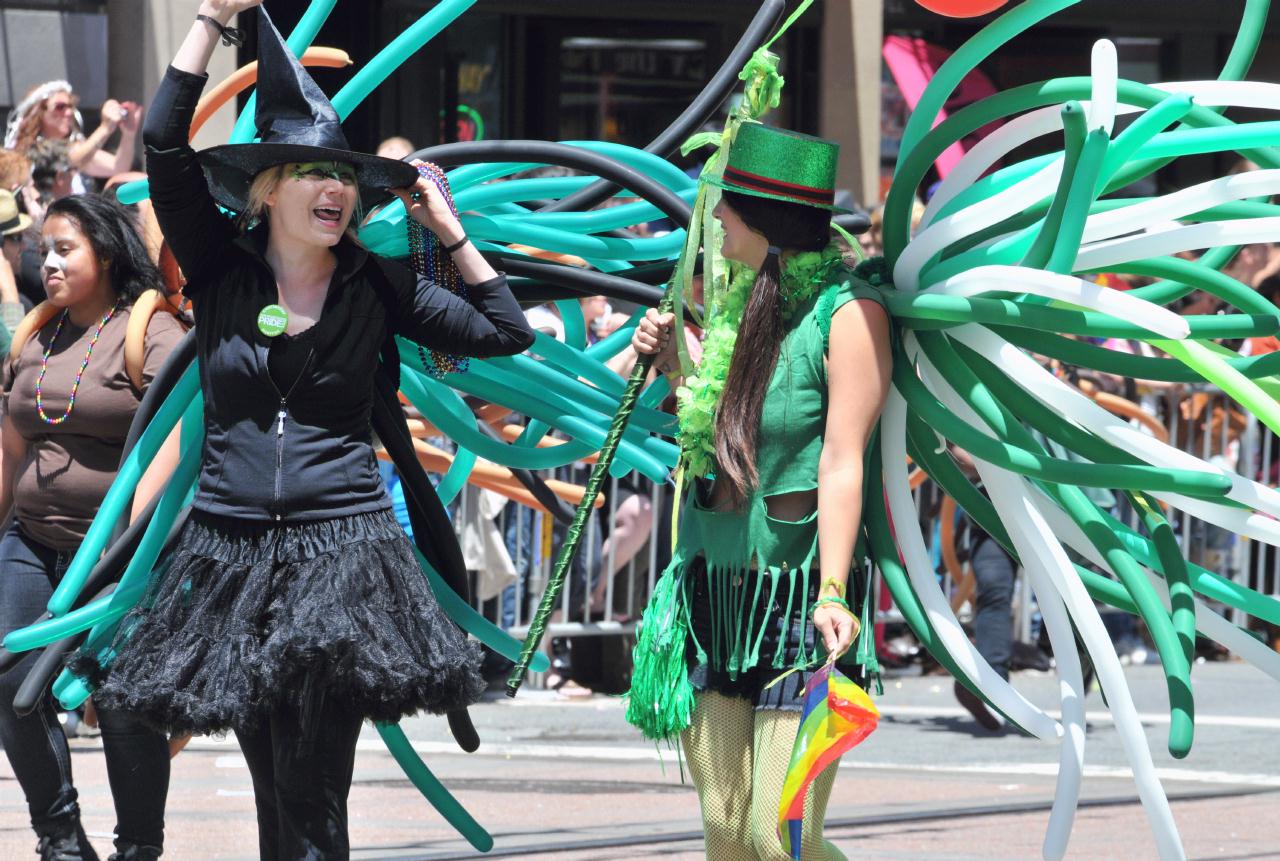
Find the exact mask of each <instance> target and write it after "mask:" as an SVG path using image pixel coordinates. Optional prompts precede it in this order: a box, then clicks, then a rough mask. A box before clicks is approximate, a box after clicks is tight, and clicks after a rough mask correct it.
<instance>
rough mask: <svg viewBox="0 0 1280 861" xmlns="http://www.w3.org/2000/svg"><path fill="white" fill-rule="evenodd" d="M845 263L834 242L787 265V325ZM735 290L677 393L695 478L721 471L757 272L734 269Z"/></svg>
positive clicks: (725, 298) (685, 452)
mask: <svg viewBox="0 0 1280 861" xmlns="http://www.w3.org/2000/svg"><path fill="white" fill-rule="evenodd" d="M843 261H844V258H843V256H842V255H841V253H840V247H839V245H837V244H836V243H834V242H833V243H831V244H830V245H828V246H827V247H826V248H824V249H823V250H822V251H804V252H800V253H798V254H794V255H791V256H790V257H788V258H787V259H786V261H785V262H784V263H783V266H782V284H781V294H782V302H781V308H780V311H781V313H782V319H783V322H790V321H791V317H792V315H793V314H794V313H795V311H796V309H797V308H799V307H800V306H801V305H803V304H804V303H805V302H807V301H808V300H809V299H810V298H811V297H812V296H813V295H814V294H815V293H816V292H817V291H819V290H821V289H822V288H823V287H824V286H825V285H826V284H827V281H828V279H829V278H830V274H831V270H832V269H833V268H835V266H837V265H839V264H841V263H842V262H843ZM730 272H731V275H730V280H729V286H728V287H727V288H726V289H725V291H724V293H723V294H722V299H721V301H720V302H719V303H718V306H717V307H715V308H712V309H709V313H708V315H707V326H706V334H705V337H704V338H703V341H702V361H701V362H700V363H699V364H698V368H697V371H696V373H694V374H693V375H691V376H689V377H688V378H687V379H686V380H685V384H684V385H683V386H680V387H679V388H678V389H676V401H677V404H678V410H677V412H678V415H679V417H680V429H679V431H678V432H677V434H676V440H677V441H678V442H679V443H680V451H681V456H682V457H683V459H684V465H685V469H686V470H688V472H689V475H691V476H705V475H711V474H712V473H713V472H714V471H715V455H716V435H715V427H716V407H717V406H718V405H719V403H720V393H721V392H722V391H724V382H725V379H726V378H727V377H728V376H729V363H730V361H732V359H733V348H734V346H735V345H736V344H737V342H738V327H739V326H740V325H741V323H742V313H743V311H744V310H746V307H747V299H748V298H749V297H750V295H751V287H752V285H753V284H754V283H755V280H756V273H755V270H754V269H750V268H748V267H746V266H741V265H735V266H733V267H732V269H731V270H730Z"/></svg>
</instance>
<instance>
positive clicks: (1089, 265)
mask: <svg viewBox="0 0 1280 861" xmlns="http://www.w3.org/2000/svg"><path fill="white" fill-rule="evenodd" d="M1277 240H1280V216H1276V215H1272V216H1266V217H1264V218H1241V219H1233V220H1230V221H1211V222H1205V223H1203V224H1190V225H1187V226H1185V227H1179V228H1177V229H1175V230H1162V231H1160V232H1159V233H1143V234H1139V235H1137V236H1129V237H1124V238H1122V239H1111V240H1107V241H1103V242H1097V243H1093V244H1090V245H1085V246H1082V247H1081V248H1080V253H1079V254H1078V255H1077V256H1076V260H1075V264H1074V265H1073V266H1072V270H1073V271H1076V272H1080V271H1084V270H1086V269H1107V268H1109V267H1112V266H1116V265H1118V264H1121V263H1127V262H1129V261H1131V260H1145V259H1146V258H1148V257H1164V256H1165V255H1168V254H1177V253H1178V252H1179V251H1194V250H1198V249H1202V248H1216V247H1217V246H1219V245H1250V244H1252V243H1255V242H1276V241H1277Z"/></svg>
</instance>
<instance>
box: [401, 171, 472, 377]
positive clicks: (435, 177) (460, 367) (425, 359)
mask: <svg viewBox="0 0 1280 861" xmlns="http://www.w3.org/2000/svg"><path fill="white" fill-rule="evenodd" d="M418 174H419V175H420V176H423V177H425V178H426V179H428V180H430V181H431V182H432V183H434V184H435V186H436V187H437V188H439V189H440V193H441V194H443V195H444V199H445V201H446V202H447V203H448V204H449V209H450V210H452V211H453V214H454V215H457V214H458V207H457V206H456V205H455V204H454V202H453V192H452V191H450V189H449V180H448V179H447V178H446V177H445V175H444V171H443V170H441V169H440V168H439V167H437V166H436V165H434V164H429V163H424V164H420V165H418ZM408 221H409V261H410V263H411V265H412V266H413V271H414V272H417V273H418V274H419V275H422V276H425V277H426V278H427V280H429V281H432V282H434V283H436V284H439V285H441V286H442V287H444V288H445V289H446V290H448V291H449V292H450V293H453V294H454V295H455V296H459V297H461V298H462V299H466V298H467V282H466V281H464V280H463V278H462V274H461V273H460V272H458V267H457V266H456V265H455V264H454V262H453V256H452V255H451V254H449V253H447V252H446V251H445V250H444V246H443V245H441V243H440V238H439V237H438V236H436V235H435V234H434V233H432V232H431V231H430V230H427V228H425V227H423V226H422V225H421V224H419V223H418V222H417V221H416V220H415V219H412V218H410V219H409V220H408ZM418 355H419V357H420V358H421V359H422V364H423V365H424V366H426V368H427V370H428V371H429V372H430V373H431V375H432V376H433V377H436V378H437V379H438V378H441V377H443V376H444V375H445V374H451V373H454V372H458V373H462V372H465V371H466V370H467V367H468V360H467V357H466V356H455V355H452V354H450V353H442V352H440V351H439V350H428V349H426V348H424V347H422V346H419V347H418Z"/></svg>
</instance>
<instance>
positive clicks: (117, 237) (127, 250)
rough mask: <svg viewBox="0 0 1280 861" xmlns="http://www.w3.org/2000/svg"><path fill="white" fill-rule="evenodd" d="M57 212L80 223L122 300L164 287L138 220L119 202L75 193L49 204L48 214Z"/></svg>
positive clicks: (131, 298) (134, 298)
mask: <svg viewBox="0 0 1280 861" xmlns="http://www.w3.org/2000/svg"><path fill="white" fill-rule="evenodd" d="M53 215H61V216H62V217H64V218H69V219H71V220H72V221H74V222H75V223H76V226H77V227H79V228H80V232H81V233H83V234H84V236H85V238H86V239H88V240H89V244H90V245H91V246H92V247H93V253H94V255H95V256H97V258H98V259H99V260H105V261H106V263H107V277H108V278H110V280H111V289H112V290H114V291H115V294H116V296H118V297H119V298H120V299H121V300H122V301H124V302H126V303H130V304H132V303H133V301H134V300H136V299H137V298H138V297H139V296H141V295H142V294H143V292H144V291H146V290H151V289H156V290H163V289H164V282H162V281H161V280H160V271H159V270H158V269H156V265H155V264H154V263H152V262H151V256H150V255H149V254H147V247H146V246H145V245H143V244H142V237H141V235H140V234H139V233H138V225H137V222H136V221H134V218H133V215H132V214H130V212H129V210H127V209H125V208H124V207H123V206H121V205H120V204H119V203H116V202H115V201H114V200H111V199H109V198H105V197H99V196H98V195H95V194H73V195H71V196H70V197H64V198H62V199H61V200H56V201H54V202H53V203H52V204H50V205H49V208H48V210H46V211H45V218H46V219H48V218H49V217H50V216H53Z"/></svg>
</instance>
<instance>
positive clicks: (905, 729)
mask: <svg viewBox="0 0 1280 861" xmlns="http://www.w3.org/2000/svg"><path fill="white" fill-rule="evenodd" d="M1126 673H1127V676H1128V678H1129V681H1130V686H1131V688H1132V689H1133V692H1134V698H1135V704H1136V706H1137V708H1138V710H1139V712H1140V713H1141V714H1142V717H1143V723H1144V727H1145V729H1146V734H1147V739H1148V743H1149V745H1150V748H1151V750H1152V753H1153V756H1154V759H1155V764H1156V767H1157V769H1158V771H1159V773H1160V775H1161V778H1162V780H1163V782H1164V785H1165V787H1166V790H1167V791H1168V793H1169V795H1170V797H1171V799H1173V810H1174V816H1175V818H1176V819H1177V821H1178V825H1179V828H1180V830H1181V835H1182V840H1183V844H1184V845H1185V847H1186V850H1187V855H1188V857H1189V858H1192V859H1219V861H1246V859H1249V861H1253V859H1280V745H1278V744H1277V743H1276V739H1277V735H1278V733H1277V730H1280V684H1277V683H1276V681H1275V680H1272V679H1270V678H1268V677H1266V676H1264V675H1263V674H1261V673H1260V672H1258V671H1257V670H1254V669H1253V668H1251V667H1249V666H1247V665H1244V664H1240V663H1211V664H1202V665H1199V666H1197V667H1196V668H1195V671H1194V673H1193V681H1194V683H1195V688H1196V691H1195V692H1196V695H1197V701H1198V703H1199V709H1198V712H1199V713H1198V715H1197V719H1196V742H1195V747H1194V748H1193V750H1192V752H1191V755H1190V756H1189V757H1187V758H1186V759H1184V760H1175V759H1173V758H1172V757H1171V756H1170V755H1169V753H1168V751H1167V749H1166V735H1167V732H1168V729H1169V726H1168V712H1167V698H1166V696H1165V693H1164V682H1163V678H1162V676H1161V674H1160V670H1159V667H1156V666H1133V667H1129V668H1128V669H1127V671H1126ZM1014 683H1015V685H1016V687H1017V688H1018V689H1019V690H1020V691H1022V692H1023V693H1024V694H1025V695H1026V696H1027V697H1028V698H1029V699H1031V700H1032V701H1033V702H1035V703H1037V704H1038V705H1041V706H1043V707H1045V708H1048V709H1052V706H1053V703H1054V702H1055V699H1056V697H1057V683H1056V680H1055V679H1054V677H1052V676H1051V675H1048V674H1037V673H1031V672H1024V673H1020V674H1017V675H1016V676H1015V677H1014ZM877 703H878V705H879V706H880V708H881V710H882V712H883V719H882V721H881V724H880V728H879V729H878V730H877V731H876V733H874V734H873V735H872V736H871V738H869V739H868V740H867V741H866V742H865V743H863V744H862V745H861V746H860V747H859V748H856V749H855V750H854V751H852V752H851V753H850V754H848V755H847V756H846V757H845V761H844V765H843V766H842V768H841V770H840V773H839V777H838V778H837V781H836V788H835V791H834V793H833V799H832V803H831V806H830V809H829V811H828V825H827V835H828V837H829V838H830V839H831V840H833V842H834V843H835V844H836V845H837V846H839V847H840V849H841V850H842V851H843V852H844V853H845V854H847V855H848V856H849V858H851V859H884V861H888V860H889V859H938V861H1015V859H1016V861H1024V859H1033V858H1038V857H1040V844H1041V841H1042V839H1043V836H1044V828H1045V824H1046V822H1047V820H1048V815H1049V813H1048V811H1049V807H1050V805H1051V804H1052V800H1053V795H1054V781H1055V774H1056V770H1057V749H1056V747H1055V746H1054V745H1051V744H1046V743H1044V742H1040V741H1037V740H1035V739H1030V738H1025V737H1022V736H1020V735H1018V734H1016V733H1014V732H1012V731H1008V732H1003V733H996V734H992V733H988V732H986V731H984V730H981V729H979V728H978V727H977V726H976V725H975V724H974V723H973V722H972V720H970V719H969V717H968V715H967V713H965V712H964V711H963V710H962V709H961V708H960V707H959V706H958V705H957V704H956V702H955V700H954V698H953V696H952V692H951V681H950V679H949V678H948V677H943V676H923V677H920V676H917V677H905V678H897V679H889V680H887V681H886V685H885V694H884V696H883V697H880V698H879V699H878V701H877ZM1086 706H1087V709H1088V718H1089V733H1088V743H1087V746H1086V751H1085V760H1086V770H1085V780H1084V787H1083V792H1082V797H1083V801H1082V805H1081V810H1080V812H1079V814H1078V816H1077V818H1076V823H1075V827H1074V830H1073V834H1072V840H1071V845H1070V847H1069V851H1068V857H1069V858H1081V859H1125V861H1128V859H1146V858H1155V857H1156V852H1155V844H1154V841H1153V839H1152V837H1151V833H1150V829H1149V827H1148V826H1147V824H1146V821H1145V817H1144V815H1143V810H1142V807H1141V805H1140V804H1139V803H1138V800H1137V795H1136V792H1135V789H1134V785H1133V781H1132V778H1131V776H1130V773H1129V770H1128V766H1127V763H1126V760H1125V757H1124V754H1123V750H1122V748H1121V745H1120V741H1119V738H1118V735H1117V733H1116V730H1115V727H1114V725H1113V724H1112V722H1111V720H1110V717H1109V715H1108V713H1107V710H1106V706H1105V704H1104V703H1103V701H1102V698H1101V696H1100V695H1099V694H1098V692H1097V691H1096V690H1095V691H1094V692H1093V693H1091V694H1090V695H1089V697H1088V700H1087V703H1086ZM472 715H473V718H474V720H475V723H476V726H477V729H478V730H479V733H480V737H481V740H482V746H481V748H480V750H479V751H478V752H477V753H475V754H469V755H468V754H463V753H461V752H460V751H459V750H458V748H457V746H456V745H455V744H454V743H453V741H452V740H451V739H450V737H449V735H448V729H447V727H446V726H445V722H444V720H443V719H442V718H434V717H422V718H414V719H411V720H408V721H405V722H404V724H403V726H404V728H405V731H406V733H407V735H408V737H409V738H410V739H411V740H412V742H413V743H414V746H415V748H416V749H417V750H418V751H419V752H420V753H421V754H422V756H423V758H424V759H425V760H426V761H427V763H428V764H429V765H430V767H431V769H432V770H433V772H434V773H435V774H436V775H437V776H438V777H439V778H440V779H441V780H442V781H443V783H444V784H445V785H446V786H447V787H449V789H450V790H451V791H452V792H453V793H454V794H455V795H456V796H457V797H458V799H459V800H460V801H461V802H462V803H463V804H464V805H465V806H466V808H467V809H468V810H470V811H471V813H472V814H473V815H474V816H475V817H476V819H477V820H478V821H479V822H480V823H481V824H483V825H484V826H485V827H486V828H488V830H489V831H490V832H491V833H492V835H493V837H494V840H495V848H494V850H493V851H492V852H491V853H489V855H488V856H487V857H492V858H522V859H538V858H543V859H556V861H578V859H582V861H585V859H599V861H611V859H644V858H654V859H695V858H701V857H702V852H701V837H700V828H699V825H700V822H699V818H698V808H697V797H696V795H695V794H694V792H693V789H692V787H691V786H689V784H688V782H687V778H686V779H685V780H683V781H682V771H681V768H680V764H679V763H678V761H677V758H676V756H675V755H674V753H672V752H664V751H660V750H659V749H657V748H656V747H655V746H653V745H651V744H647V743H645V742H644V741H643V739H641V738H640V737H639V736H638V734H636V733H635V732H634V731H633V730H631V728H630V727H628V726H627V724H626V723H625V721H624V720H623V706H622V703H621V701H620V700H618V699H617V698H611V697H601V696H597V697H592V698H590V699H585V700H564V699H560V698H558V697H557V696H556V695H554V694H550V693H547V692H543V691H537V690H532V689H529V688H526V689H525V690H523V691H522V692H521V694H520V696H519V697H517V698H516V699H514V700H510V699H507V698H506V697H505V696H503V695H501V694H496V695H494V696H493V697H492V698H490V699H488V700H486V701H485V702H483V703H481V704H480V705H478V706H476V707H475V708H473V709H472ZM73 746H74V757H73V760H74V768H75V773H76V781H77V784H78V786H79V787H80V790H81V803H82V805H83V808H84V811H85V814H84V815H85V824H86V827H87V828H88V830H89V831H90V833H91V836H92V837H93V839H94V843H95V845H96V846H97V847H98V849H99V851H100V852H101V853H102V854H103V856H104V857H105V855H106V854H107V853H108V852H109V851H110V837H111V834H110V832H111V828H112V826H113V824H114V819H113V816H112V813H111V803H110V795H109V792H108V790H107V785H106V775H105V769H104V767H103V762H102V755H101V745H100V743H99V740H97V739H76V740H75V741H74V742H73ZM350 811H351V839H352V846H353V854H352V857H353V858H354V859H362V861H373V859H388V861H390V859H397V861H408V859H421V861H428V859H430V861H444V859H464V858H479V857H485V856H482V855H480V854H479V853H476V852H475V851H474V850H472V849H471V848H470V847H469V846H468V845H467V844H466V842H465V841H464V840H462V839H461V838H459V837H458V836H457V834H456V832H454V831H453V830H452V829H451V828H450V827H449V826H448V825H447V824H445V823H444V822H443V820H442V819H441V818H440V816H439V815H438V814H436V813H435V812H434V811H433V810H432V809H431V808H430V807H429V806H428V805H427V803H426V802H425V801H424V800H423V799H422V797H421V796H420V795H419V794H418V792H417V790H416V789H414V787H413V786H412V785H411V784H410V783H409V781H408V780H407V779H406V778H405V777H404V775H403V773H402V772H401V771H400V769H399V767H398V766H397V765H396V764H395V762H394V761H393V760H392V759H391V757H390V756H389V755H388V754H387V753H386V751H385V749H384V748H383V746H382V743H381V741H380V739H379V738H378V736H377V734H376V732H374V731H373V729H372V728H371V727H367V728H366V732H365V734H364V736H362V738H361V742H360V748H359V751H358V755H357V761H356V772H355V783H354V785H353V787H352V792H351V801H350ZM167 829H168V844H167V851H166V852H165V858H166V859H227V861H249V859H253V858H256V857H257V852H256V827H255V820H254V808H253V796H252V791H251V789H250V782H249V772H248V770H247V769H246V768H245V765H244V760H243V758H242V757H241V756H240V754H239V750H238V749H237V747H236V745H235V742H234V738H228V739H197V740H195V741H194V742H193V743H192V744H191V746H190V747H189V748H188V749H187V750H186V751H185V752H184V753H183V754H181V755H180V756H179V757H178V759H177V760H175V762H174V771H173V782H172V787H171V790H170V797H169V806H168V814H167ZM33 845H34V840H33V838H32V836H31V833H30V831H29V830H28V827H27V821H26V812H25V807H24V804H23V802H22V798H21V793H20V791H19V789H18V787H17V784H16V783H15V782H14V780H13V777H12V772H11V771H10V770H9V769H8V763H7V761H6V762H0V861H8V859H22V858H28V857H33V855H32V854H31V853H32V848H33Z"/></svg>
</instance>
